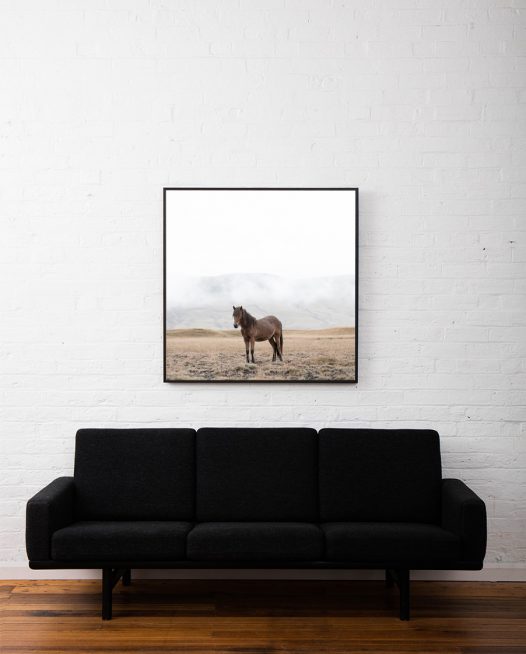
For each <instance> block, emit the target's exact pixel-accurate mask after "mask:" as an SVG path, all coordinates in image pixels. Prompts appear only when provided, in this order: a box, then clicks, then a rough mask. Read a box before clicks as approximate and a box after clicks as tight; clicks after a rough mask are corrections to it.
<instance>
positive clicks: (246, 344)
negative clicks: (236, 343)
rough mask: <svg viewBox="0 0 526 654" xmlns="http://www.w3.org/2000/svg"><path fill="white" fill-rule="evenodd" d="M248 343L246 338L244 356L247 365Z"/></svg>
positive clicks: (248, 361)
mask: <svg viewBox="0 0 526 654" xmlns="http://www.w3.org/2000/svg"><path fill="white" fill-rule="evenodd" d="M248 343H249V340H248V338H247V339H246V341H245V356H246V359H247V363H250V359H249V358H248Z"/></svg>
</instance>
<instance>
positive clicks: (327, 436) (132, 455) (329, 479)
mask: <svg viewBox="0 0 526 654" xmlns="http://www.w3.org/2000/svg"><path fill="white" fill-rule="evenodd" d="M26 542H27V553H28V557H29V565H30V567H31V568H33V569H56V568H75V569H78V568H101V569H102V617H103V619H111V616H112V606H111V601H112V589H113V587H114V585H115V584H116V583H117V582H118V581H119V579H121V578H122V581H123V583H124V584H129V583H130V578H131V573H130V571H131V570H132V569H133V568H193V569H198V568H218V567H221V568H249V569H254V568H304V569H312V568H318V569H319V568H327V569H329V568H341V569H356V568H367V569H382V570H385V571H386V581H387V582H388V584H392V583H393V582H396V583H397V584H398V586H399V589H400V619H402V620H408V619H409V571H410V570H411V569H413V570H414V569H457V570H480V569H481V568H482V563H483V560H484V554H485V550H486V510H485V505H484V502H483V501H482V500H481V499H480V498H479V497H477V495H475V493H473V491H471V490H470V489H469V488H468V487H467V486H466V485H465V484H464V483H463V482H461V481H459V480H457V479H442V474H441V460H440V442H439V436H438V434H437V433H436V432H435V431H428V430H407V429H403V430H380V429H322V430H321V431H320V432H319V433H317V432H316V431H315V430H314V429H303V428H302V429H279V428H278V429H265V428H255V429H227V428H223V429H199V430H198V431H197V432H195V431H194V430H192V429H82V430H80V431H79V432H78V433H77V440H76V452H75V470H74V476H73V477H61V478H59V479H56V480H55V481H53V482H51V483H50V484H49V485H48V486H47V487H46V488H44V489H43V490H41V491H40V492H39V493H37V494H36V495H35V496H34V497H33V498H31V499H30V500H29V502H28V504H27V529H26Z"/></svg>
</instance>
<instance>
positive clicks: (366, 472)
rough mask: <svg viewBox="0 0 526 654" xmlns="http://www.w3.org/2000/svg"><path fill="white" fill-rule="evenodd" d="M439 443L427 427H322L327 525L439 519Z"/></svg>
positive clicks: (322, 512)
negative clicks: (425, 428) (350, 522)
mask: <svg viewBox="0 0 526 654" xmlns="http://www.w3.org/2000/svg"><path fill="white" fill-rule="evenodd" d="M441 477H442V471H441V463H440V442H439V436H438V434H437V432H436V431H431V430H423V429H392V430H390V429H322V430H321V431H320V433H319V480H320V515H321V520H322V521H323V522H340V521H342V522H344V521H362V522H368V521H382V522H391V521H393V522H427V523H438V522H439V521H440V488H441Z"/></svg>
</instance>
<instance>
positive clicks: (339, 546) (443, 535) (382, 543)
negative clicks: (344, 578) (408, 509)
mask: <svg viewBox="0 0 526 654" xmlns="http://www.w3.org/2000/svg"><path fill="white" fill-rule="evenodd" d="M321 527H322V529H323V532H324V533H325V557H326V559H327V560H328V561H349V562H352V563H391V564H395V563H399V564H408V565H411V566H415V565H418V564H420V563H426V564H428V563H432V562H434V563H436V564H440V563H446V562H448V561H455V560H458V559H459V557H460V543H459V540H458V538H457V537H456V536H455V535H454V534H452V533H451V532H449V531H446V530H445V529H442V528H441V527H437V526H435V525H428V524H423V523H421V524H419V523H404V522H331V523H325V524H323V525H321Z"/></svg>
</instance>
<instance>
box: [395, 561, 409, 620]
mask: <svg viewBox="0 0 526 654" xmlns="http://www.w3.org/2000/svg"><path fill="white" fill-rule="evenodd" d="M397 577H398V588H399V589H400V620H409V608H410V596H409V590H410V580H409V570H407V569H404V570H397Z"/></svg>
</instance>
